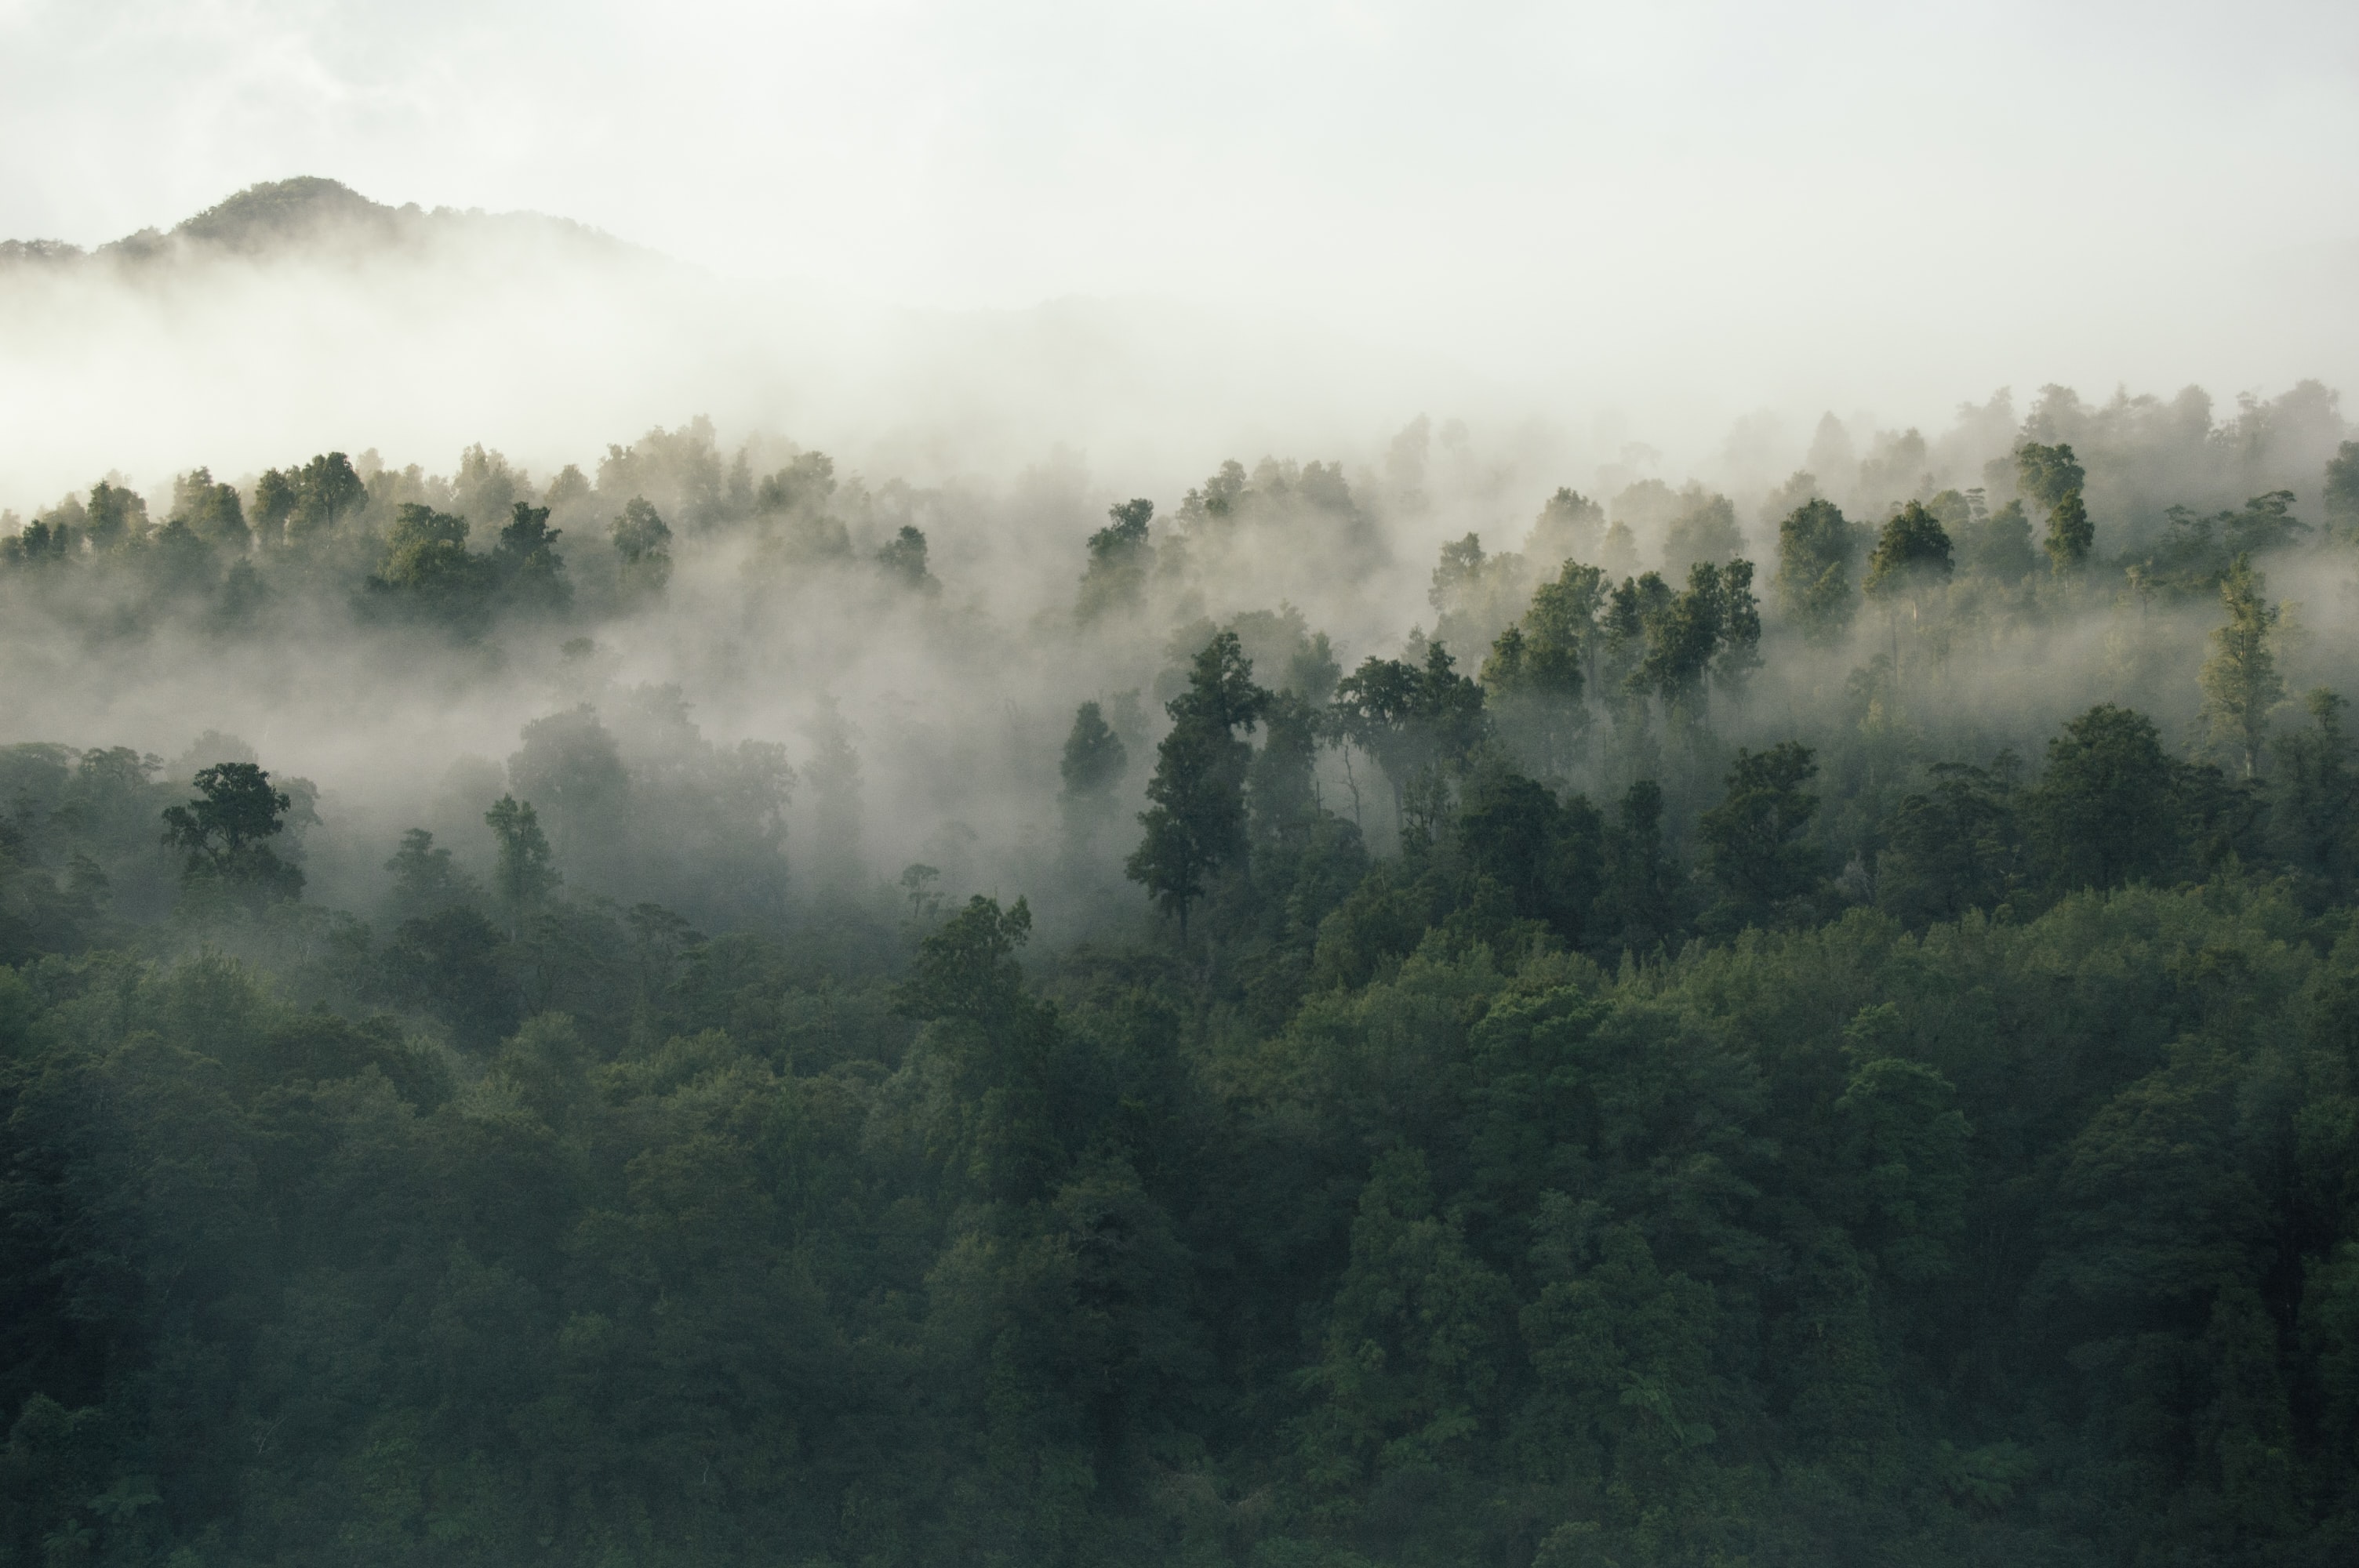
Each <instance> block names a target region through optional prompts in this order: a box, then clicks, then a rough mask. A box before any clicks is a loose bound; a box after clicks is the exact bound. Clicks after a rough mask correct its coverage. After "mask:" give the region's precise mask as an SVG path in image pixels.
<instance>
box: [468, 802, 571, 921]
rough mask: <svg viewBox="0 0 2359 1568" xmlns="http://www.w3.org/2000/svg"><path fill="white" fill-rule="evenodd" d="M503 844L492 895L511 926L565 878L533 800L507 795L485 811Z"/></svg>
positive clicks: (535, 906) (498, 839)
mask: <svg viewBox="0 0 2359 1568" xmlns="http://www.w3.org/2000/svg"><path fill="white" fill-rule="evenodd" d="M484 825H485V826H486V827H490V828H491V830H492V837H493V838H494V839H495V841H496V842H497V843H498V845H499V866H498V869H497V870H496V871H494V872H493V873H492V896H493V898H494V899H495V901H497V903H498V904H499V906H500V908H501V909H502V911H504V912H505V913H506V915H507V917H508V923H509V925H510V926H511V927H514V926H516V925H521V923H522V922H523V921H524V919H525V917H526V916H527V915H528V914H532V912H533V911H535V910H536V909H538V908H539V907H540V905H541V904H542V903H546V902H547V901H548V899H549V895H550V894H551V893H553V892H556V891H557V888H558V884H559V883H560V882H562V881H564V880H565V879H564V877H563V876H562V875H561V874H560V873H559V871H558V870H557V864H556V857H555V856H554V855H553V854H552V853H551V852H550V850H549V836H548V835H547V834H545V833H543V832H542V831H541V830H540V815H539V813H538V812H536V811H534V810H533V808H532V802H530V801H528V800H527V801H518V800H517V799H516V796H514V795H502V796H500V798H499V799H498V800H496V801H495V802H494V803H493V805H492V808H491V810H489V811H487V812H485V813H484Z"/></svg>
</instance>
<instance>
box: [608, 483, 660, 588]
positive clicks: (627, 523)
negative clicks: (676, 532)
mask: <svg viewBox="0 0 2359 1568" xmlns="http://www.w3.org/2000/svg"><path fill="white" fill-rule="evenodd" d="M608 534H609V536H610V537H612V538H613V540H614V553H615V554H616V555H618V556H620V557H622V561H623V574H624V577H625V580H627V581H628V582H630V583H632V584H633V585H635V586H636V587H637V588H639V589H643V590H644V591H647V592H651V593H652V592H657V591H660V590H661V589H662V588H663V586H664V584H665V583H667V582H669V580H670V579H671V528H670V526H669V524H666V523H665V522H664V520H663V518H662V517H661V516H660V515H658V513H657V512H656V509H655V508H654V507H653V506H650V505H649V504H648V503H647V498H646V497H645V496H640V495H635V496H633V497H631V499H630V501H629V502H628V503H626V504H625V506H624V508H623V512H622V515H620V516H619V517H616V518H615V519H614V525H613V526H612V527H611V528H610V529H609V530H608Z"/></svg>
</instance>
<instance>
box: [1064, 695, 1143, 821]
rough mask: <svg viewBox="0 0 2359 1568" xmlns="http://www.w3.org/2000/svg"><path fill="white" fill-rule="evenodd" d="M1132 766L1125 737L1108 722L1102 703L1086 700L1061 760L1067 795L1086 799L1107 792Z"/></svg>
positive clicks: (1078, 710) (1075, 713)
mask: <svg viewBox="0 0 2359 1568" xmlns="http://www.w3.org/2000/svg"><path fill="white" fill-rule="evenodd" d="M1129 766H1130V757H1129V754H1128V752H1125V749H1124V747H1123V743H1122V737H1121V736H1119V735H1117V734H1115V733H1114V729H1113V726H1111V725H1109V724H1108V723H1106V721H1105V714H1104V712H1103V710H1102V709H1101V708H1099V707H1098V705H1097V704H1096V703H1094V702H1085V703H1082V705H1081V707H1079V708H1075V709H1074V710H1073V727H1072V729H1071V730H1070V731H1068V732H1067V734H1066V736H1065V752H1064V755H1063V756H1062V757H1061V758H1060V759H1059V761H1058V763H1057V772H1058V776H1060V778H1062V779H1063V780H1064V781H1065V796H1066V798H1067V799H1069V800H1086V799H1091V798H1093V797H1096V796H1099V795H1104V794H1106V793H1107V792H1108V791H1109V790H1111V789H1113V788H1114V785H1115V784H1118V783H1120V782H1121V780H1122V775H1123V773H1124V771H1125V769H1127V768H1128V767H1129Z"/></svg>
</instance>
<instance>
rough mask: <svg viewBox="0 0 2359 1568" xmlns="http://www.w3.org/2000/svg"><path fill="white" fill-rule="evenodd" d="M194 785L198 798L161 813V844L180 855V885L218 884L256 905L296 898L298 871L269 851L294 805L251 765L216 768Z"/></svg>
mask: <svg viewBox="0 0 2359 1568" xmlns="http://www.w3.org/2000/svg"><path fill="white" fill-rule="evenodd" d="M196 786H197V791H198V795H197V798H196V799H194V800H191V801H190V802H188V803H187V804H186V805H184V806H168V807H166V808H165V811H164V842H165V843H167V844H169V845H171V846H173V847H174V848H175V849H179V850H181V851H182V853H183V856H184V859H183V860H182V863H181V871H180V881H181V885H182V886H184V887H190V886H197V885H201V884H204V883H208V882H212V883H217V884H220V885H222V886H224V887H227V888H229V889H231V890H233V891H234V892H237V893H239V894H241V895H243V896H245V897H246V898H248V899H250V900H254V901H257V902H259V901H268V900H280V899H294V898H298V897H300V896H301V894H302V892H303V873H302V871H300V870H299V869H298V868H296V867H294V866H290V865H288V863H287V862H286V861H284V860H280V859H279V858H278V855H277V852H276V851H275V850H273V849H271V847H270V840H271V839H272V838H276V837H277V835H278V834H280V833H283V832H285V831H286V830H287V813H288V809H289V808H290V807H291V806H293V805H294V802H293V801H292V800H291V799H290V798H289V797H288V795H287V794H286V792H284V791H283V790H277V789H273V788H272V787H271V784H270V775H269V774H268V773H265V772H263V770H262V769H261V768H259V767H257V766H255V764H254V763H252V762H219V763H216V764H214V765H213V766H212V767H210V768H207V769H205V770H204V771H202V772H201V773H198V774H197V776H196Z"/></svg>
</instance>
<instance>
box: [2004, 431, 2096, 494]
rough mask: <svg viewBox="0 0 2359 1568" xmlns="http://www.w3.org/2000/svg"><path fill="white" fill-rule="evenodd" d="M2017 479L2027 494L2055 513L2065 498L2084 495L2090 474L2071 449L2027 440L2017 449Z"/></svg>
mask: <svg viewBox="0 0 2359 1568" xmlns="http://www.w3.org/2000/svg"><path fill="white" fill-rule="evenodd" d="M2015 477H2016V483H2017V485H2019V486H2020V487H2021V488H2022V490H2023V493H2024V494H2026V495H2027V496H2029V497H2031V499H2032V500H2034V501H2036V502H2038V503H2039V504H2040V505H2042V506H2044V507H2046V508H2048V509H2049V511H2051V512H2052V511H2054V510H2055V509H2056V508H2058V507H2060V506H2061V505H2063V504H2064V499H2065V497H2067V496H2071V495H2078V494H2080V493H2081V486H2082V481H2084V480H2085V479H2086V478H2087V474H2086V470H2083V469H2082V466H2081V460H2080V459H2078V458H2076V457H2074V456H2073V455H2072V449H2071V447H2069V446H2065V445H2063V444H2061V443H2059V444H2057V445H2055V446H2043V445H2041V444H2040V443H2039V442H2038V441H2026V442H2024V443H2023V444H2022V445H2021V446H2019V447H2017V449H2016V452H2015Z"/></svg>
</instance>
